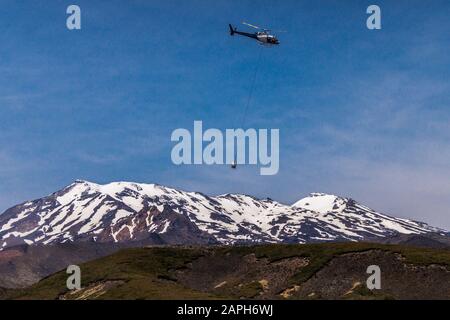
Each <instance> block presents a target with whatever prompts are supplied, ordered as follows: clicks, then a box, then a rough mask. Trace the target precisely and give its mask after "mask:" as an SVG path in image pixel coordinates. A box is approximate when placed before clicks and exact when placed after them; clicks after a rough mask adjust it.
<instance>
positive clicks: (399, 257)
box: [0, 243, 450, 299]
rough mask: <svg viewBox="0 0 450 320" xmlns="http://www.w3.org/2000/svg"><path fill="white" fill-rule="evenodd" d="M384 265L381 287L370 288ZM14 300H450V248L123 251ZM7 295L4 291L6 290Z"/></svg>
mask: <svg viewBox="0 0 450 320" xmlns="http://www.w3.org/2000/svg"><path fill="white" fill-rule="evenodd" d="M369 265H378V266H379V267H380V268H381V272H382V274H381V276H382V280H381V281H382V283H381V287H382V289H381V290H378V291H369V290H368V289H367V288H366V286H365V283H366V280H367V277H368V275H367V274H366V269H367V267H368V266H369ZM81 270H82V271H81V272H82V289H81V290H79V291H75V292H69V291H68V290H67V289H66V285H65V284H66V279H67V274H66V273H65V272H64V271H61V272H59V273H56V274H54V275H52V276H50V277H48V278H45V279H43V280H42V281H40V282H39V283H37V284H36V285H34V286H32V287H30V288H27V289H23V290H14V291H5V292H4V293H3V298H9V299H217V298H219V299H220V298H226V299H229V298H231V299H240V298H244V299H450V285H449V283H450V250H445V249H441V250H436V249H426V248H414V247H404V246H399V245H381V244H366V243H341V244H331V243H327V244H307V245H279V244H276V245H262V246H253V247H248V246H243V247H147V248H135V249H125V250H122V251H120V252H118V253H115V254H113V255H110V256H107V257H104V258H101V259H98V260H94V261H91V262H88V263H85V264H82V265H81ZM0 292H1V291H0Z"/></svg>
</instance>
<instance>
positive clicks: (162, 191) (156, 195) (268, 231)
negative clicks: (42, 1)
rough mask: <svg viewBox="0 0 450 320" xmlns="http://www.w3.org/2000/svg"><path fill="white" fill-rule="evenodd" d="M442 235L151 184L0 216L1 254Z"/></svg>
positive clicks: (110, 187) (409, 225)
mask: <svg viewBox="0 0 450 320" xmlns="http://www.w3.org/2000/svg"><path fill="white" fill-rule="evenodd" d="M429 232H435V233H436V232H438V233H439V232H441V230H439V229H437V228H433V227H431V226H428V225H427V224H425V223H421V222H416V221H411V220H406V219H400V218H394V217H391V216H388V215H386V214H382V213H379V212H376V211H375V210H372V209H370V208H368V207H366V206H364V205H362V204H359V203H357V202H356V201H354V200H352V199H350V198H341V197H337V196H333V195H327V194H318V193H315V194H311V195H310V196H308V197H306V198H304V199H301V200H299V201H298V202H296V203H295V204H293V205H285V204H281V203H278V202H276V201H273V200H271V199H264V200H260V199H256V198H253V197H250V196H246V195H233V194H227V195H222V196H217V197H211V196H207V195H204V194H201V193H196V192H185V191H180V190H176V189H172V188H167V187H163V186H159V185H154V184H137V183H128V182H116V183H110V184H107V185H99V184H95V183H91V182H87V181H76V182H75V183H73V184H71V185H69V186H67V187H66V188H63V189H62V190H60V191H57V192H55V193H53V194H51V195H49V196H47V197H44V198H41V199H37V200H34V201H29V202H26V203H23V204H20V205H17V206H15V207H13V208H11V209H9V210H7V211H6V212H5V213H4V214H2V215H0V250H4V249H6V248H10V247H15V246H18V245H25V244H26V245H36V244H44V245H48V244H60V243H67V242H76V243H81V242H95V243H122V244H123V243H130V242H146V243H147V244H170V245H173V244H183V245H185V244H195V245H205V244H255V243H310V242H330V241H368V240H369V241H373V240H376V239H382V238H386V237H391V236H394V235H396V234H425V233H429Z"/></svg>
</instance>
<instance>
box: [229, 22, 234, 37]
mask: <svg viewBox="0 0 450 320" xmlns="http://www.w3.org/2000/svg"><path fill="white" fill-rule="evenodd" d="M229 26H230V35H232V36H233V35H234V31H235V30H234V29H233V26H232V25H231V24H229Z"/></svg>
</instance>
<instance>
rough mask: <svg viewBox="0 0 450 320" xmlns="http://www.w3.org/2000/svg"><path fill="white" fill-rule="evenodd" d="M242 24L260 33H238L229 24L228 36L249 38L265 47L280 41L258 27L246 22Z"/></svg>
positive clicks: (267, 30) (277, 43)
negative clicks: (235, 35)
mask: <svg viewBox="0 0 450 320" xmlns="http://www.w3.org/2000/svg"><path fill="white" fill-rule="evenodd" d="M242 24H244V25H246V26H249V27H252V28H255V29H258V30H261V31H257V32H255V33H248V32H242V31H238V30H237V29H236V28H234V27H233V26H232V25H231V24H229V25H228V26H229V27H230V35H232V36H233V35H234V34H238V35H241V36H245V37H249V38H252V39H255V40H257V41H259V43H260V44H261V45H265V46H272V45H279V44H280V41H279V40H278V39H277V38H276V37H275V36H274V35H273V34H271V33H270V31H271V30H269V29H264V28H260V27H258V26H255V25H252V24H250V23H247V22H243V23H242Z"/></svg>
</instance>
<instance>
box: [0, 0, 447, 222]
mask: <svg viewBox="0 0 450 320" xmlns="http://www.w3.org/2000/svg"><path fill="white" fill-rule="evenodd" d="M374 3H375V4H378V5H379V6H380V7H381V9H382V25H383V29H382V30H380V31H369V30H368V29H367V28H366V27H365V24H366V18H367V15H366V13H365V11H366V8H367V7H368V6H369V5H371V4H374ZM1 4H2V6H1V9H0V29H1V30H2V32H1V33H0V43H1V46H0V211H2V210H4V209H6V208H8V207H10V206H12V205H14V204H17V203H19V202H22V201H25V200H28V199H33V198H38V197H41V196H44V195H46V194H48V193H51V192H53V191H55V190H58V189H60V188H61V187H63V186H65V185H67V184H69V183H71V182H72V181H73V180H75V179H86V180H89V181H94V182H98V183H105V182H110V181H118V180H126V181H136V182H147V183H160V184H164V185H169V186H173V187H176V188H181V189H187V190H195V191H202V192H205V193H208V194H218V193H225V192H236V193H237V192H240V193H246V194H252V195H255V196H258V197H271V198H273V199H276V200H279V201H282V202H285V203H291V202H294V201H296V200H298V199H299V198H301V197H303V196H305V195H307V194H308V193H310V192H317V191H318V192H327V193H333V194H338V195H342V196H349V197H353V198H355V199H356V200H358V201H360V202H362V203H364V204H367V205H369V206H371V207H373V208H374V209H377V210H379V211H384V212H386V213H390V214H392V215H395V216H401V217H410V218H414V219H418V220H423V221H426V222H429V223H431V224H434V225H437V226H441V227H446V228H449V229H450V210H449V208H450V161H449V159H450V110H449V107H450V83H449V80H448V79H450V67H449V66H450V55H449V54H448V53H449V51H450V42H449V41H448V40H449V38H448V36H449V31H450V19H448V17H449V15H450V4H449V3H448V1H447V0H445V1H439V0H432V1H427V2H425V1H414V0H408V1H392V0H390V1H376V2H373V1H361V0H354V1H350V0H349V1H345V2H343V1H258V2H257V3H256V2H255V1H239V2H238V1H231V0H228V1H220V0H217V1H206V0H204V1H132V0H130V1H113V0H108V1H73V2H67V1H59V0H54V1H51V2H49V1H43V0H41V1H31V0H27V1H20V0H14V1H9V0H2V1H1ZM70 4H77V5H79V6H80V7H81V10H82V30H80V31H69V30H67V29H66V26H65V25H66V17H67V15H66V13H65V11H66V8H67V6H68V5H70ZM244 20H245V21H248V22H251V23H254V24H257V25H262V26H269V27H271V28H273V29H282V30H287V31H288V32H287V33H282V34H280V35H279V36H280V40H281V45H280V46H279V47H277V48H272V49H266V48H263V52H262V58H261V63H260V64H259V67H258V68H259V71H258V78H257V80H256V87H255V92H254V97H253V100H252V103H251V106H250V109H249V113H248V121H247V123H246V126H247V127H253V128H279V129H280V136H281V138H280V139H281V140H280V142H281V146H280V153H281V158H280V172H279V174H278V175H276V176H271V177H270V176H266V177H262V176H260V175H259V169H258V168H256V167H240V168H239V169H238V170H236V171H232V170H230V168H229V167H226V166H223V167H216V166H215V167H208V166H196V167H194V166H182V167H176V166H174V165H173V164H172V162H171V159H170V151H171V148H172V147H173V143H171V141H170V134H171V132H172V131H173V130H174V129H176V128H188V129H191V128H192V126H193V121H194V120H202V121H203V123H204V126H205V127H207V128H221V129H225V128H234V127H236V126H239V125H240V123H239V120H238V119H240V118H241V117H242V112H243V109H244V107H245V103H246V100H247V97H248V92H249V89H250V85H251V81H250V80H251V78H252V74H253V70H254V68H255V66H256V60H257V56H258V52H259V50H260V46H258V45H257V44H255V43H253V42H252V41H251V40H249V39H243V38H239V37H233V38H232V37H230V36H229V34H228V23H233V24H239V23H240V22H241V21H244ZM242 27H243V26H242Z"/></svg>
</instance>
